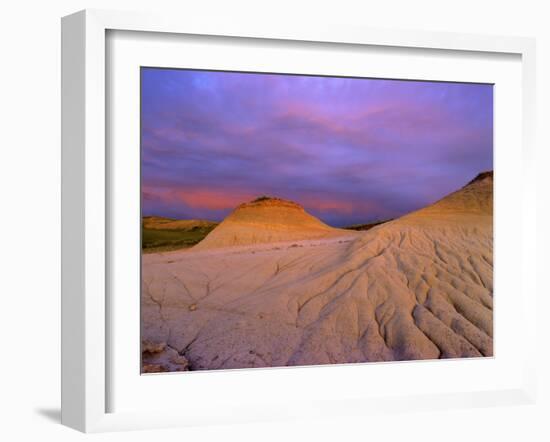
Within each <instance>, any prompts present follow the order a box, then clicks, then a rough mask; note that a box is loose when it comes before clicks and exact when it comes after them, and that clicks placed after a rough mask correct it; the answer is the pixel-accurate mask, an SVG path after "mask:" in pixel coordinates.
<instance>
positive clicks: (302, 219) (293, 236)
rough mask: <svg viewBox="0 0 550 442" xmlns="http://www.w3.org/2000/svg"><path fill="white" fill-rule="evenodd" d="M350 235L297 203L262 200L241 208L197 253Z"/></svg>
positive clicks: (198, 246)
mask: <svg viewBox="0 0 550 442" xmlns="http://www.w3.org/2000/svg"><path fill="white" fill-rule="evenodd" d="M349 234H350V232H349V231H347V230H343V229H336V228H333V227H330V226H328V225H326V224H325V223H323V222H322V221H320V220H319V219H317V218H315V217H314V216H312V215H310V214H309V213H307V212H306V211H305V210H304V208H303V207H302V206H300V205H299V204H296V203H295V202H292V201H287V200H283V199H280V198H271V197H261V198H257V199H255V200H254V201H251V202H248V203H244V204H241V205H240V206H238V207H237V208H236V209H235V210H234V211H233V212H232V213H231V214H230V215H229V216H228V217H227V218H225V219H224V220H223V221H222V222H221V223H220V225H219V226H218V227H216V228H215V229H214V230H213V231H212V232H210V234H208V236H207V237H206V238H204V240H202V241H201V242H200V243H199V244H197V245H196V246H195V248H194V249H196V250H206V249H214V248H220V247H230V246H244V245H251V244H262V243H272V242H281V241H299V240H304V239H315V238H327V237H332V236H341V235H349Z"/></svg>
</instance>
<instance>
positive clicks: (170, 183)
mask: <svg viewBox="0 0 550 442" xmlns="http://www.w3.org/2000/svg"><path fill="white" fill-rule="evenodd" d="M141 80H142V82H141V100H142V102H141V103H142V104H141V124H142V128H141V130H142V200H143V209H142V210H143V214H144V215H161V216H169V217H175V218H181V219H185V218H203V219H210V220H221V219H223V218H224V217H225V216H226V215H227V214H228V213H229V212H231V210H232V209H233V208H234V207H235V206H237V205H238V204H240V203H242V202H245V201H248V200H250V199H253V198H255V197H257V196H260V195H270V196H278V197H281V198H285V199H290V200H293V201H296V202H298V203H300V204H302V205H303V206H304V207H305V208H306V210H308V211H309V212H310V213H312V214H314V215H316V216H317V217H319V218H320V219H322V220H323V221H325V222H327V223H329V224H331V225H334V226H344V225H348V224H354V223H365V222H369V221H373V220H377V219H384V218H389V217H396V216H399V215H402V214H405V213H407V212H410V211H412V210H415V209H418V208H420V207H423V206H425V205H427V204H430V203H432V202H434V201H436V200H437V199H439V198H441V197H442V196H444V195H446V194H448V193H450V192H452V191H454V190H456V189H458V188H459V187H461V186H463V185H464V184H465V183H467V182H468V181H469V180H471V179H472V178H473V177H474V176H475V175H477V173H479V172H481V171H484V170H488V169H492V168H493V88H492V86H491V85H479V84H462V83H436V82H419V81H395V80H373V79H353V78H334V77H314V76H296V75H276V74H275V75H267V74H247V73H229V72H208V71H195V70H174V69H157V68H142V70H141Z"/></svg>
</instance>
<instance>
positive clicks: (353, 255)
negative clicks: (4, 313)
mask: <svg viewBox="0 0 550 442" xmlns="http://www.w3.org/2000/svg"><path fill="white" fill-rule="evenodd" d="M62 36H63V38H62V45H63V48H62V49H63V63H62V65H63V66H62V68H63V70H62V72H63V84H62V105H63V106H62V107H63V114H62V120H63V128H62V138H63V164H62V173H63V186H62V206H63V207H62V219H63V230H62V240H63V245H62V270H63V272H62V291H63V293H62V308H63V311H62V321H63V323H62V351H63V357H62V369H63V373H62V422H63V423H64V424H66V425H68V426H71V427H73V428H76V429H78V430H81V431H86V432H89V431H109V430H120V429H138V428H154V427H167V426H185V425H199V424H209V423H219V422H253V421H259V420H273V419H284V418H289V417H293V418H295V417H312V416H325V415H331V416H334V415H364V414H368V413H371V412H374V411H376V412H379V411H380V410H383V411H387V412H393V411H397V410H401V411H402V410H405V411H406V410H415V409H419V408H424V409H426V408H433V409H436V408H439V409H440V408H456V407H475V406H488V405H499V404H509V403H516V404H519V403H530V402H532V401H533V400H534V396H535V375H534V369H535V359H534V354H535V349H534V348H533V347H534V339H533V336H534V333H535V323H534V316H535V313H534V312H535V303H536V292H535V285H534V284H535V283H534V280H535V278H534V275H533V273H534V268H535V267H534V266H528V265H526V262H527V260H529V259H533V258H532V257H533V256H534V253H532V252H533V250H534V246H535V239H534V228H533V225H534V222H535V213H534V202H533V200H532V197H531V196H530V195H532V194H534V192H532V190H533V189H534V181H533V179H532V177H531V176H530V174H529V170H530V168H531V167H532V162H533V140H534V128H533V121H534V117H533V116H534V96H535V79H534V72H535V71H534V52H535V51H534V41H533V40H531V39H525V38H515V37H514V38H512V37H490V36H476V35H463V34H460V35H459V34H446V33H435V34H432V33H425V32H414V31H407V32H404V31H395V32H390V31H382V30H373V29H350V28H346V27H338V26H334V27H317V26H311V25H307V26H304V27H301V28H292V27H289V26H285V25H277V26H275V25H271V26H269V25H266V24H265V23H262V24H261V26H260V24H256V25H251V24H250V23H245V22H244V20H243V21H242V22H240V23H239V22H232V23H223V24H221V23H216V22H210V21H201V20H196V19H195V18H192V17H189V18H183V19H182V18H180V17H178V18H177V19H176V18H171V17H155V16H151V15H142V14H130V13H121V12H117V13H115V12H109V11H83V12H79V13H76V14H74V15H71V16H68V17H65V18H64V19H63V22H62ZM518 208H519V209H518ZM511 231H514V232H518V234H515V235H510V233H509V232H511ZM182 398H185V399H184V400H182Z"/></svg>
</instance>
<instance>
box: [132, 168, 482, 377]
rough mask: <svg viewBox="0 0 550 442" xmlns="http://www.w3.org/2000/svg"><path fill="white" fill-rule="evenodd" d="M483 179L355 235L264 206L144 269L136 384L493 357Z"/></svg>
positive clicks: (274, 202)
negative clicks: (161, 377)
mask: <svg viewBox="0 0 550 442" xmlns="http://www.w3.org/2000/svg"><path fill="white" fill-rule="evenodd" d="M492 207H493V175H492V172H486V173H483V174H480V175H479V176H478V177H476V178H475V179H474V180H472V181H471V182H470V183H468V184H466V185H465V186H464V187H463V188H461V189H459V190H458V191H456V192H454V193H452V194H450V195H448V196H446V197H445V198H443V199H441V200H440V201H438V202H436V203H434V204H433V205H431V206H428V207H426V208H423V209H421V210H418V211H416V212H413V213H410V214H408V215H406V216H403V217H401V218H398V219H395V220H392V221H389V222H385V223H383V224H380V225H377V226H375V227H374V228H371V229H369V230H367V231H353V230H343V229H336V228H333V227H330V226H328V225H326V224H324V223H322V222H321V221H320V220H318V219H316V218H315V217H313V216H311V215H309V214H308V213H307V212H306V211H305V210H304V209H303V208H302V207H301V206H299V205H298V204H296V203H293V202H290V201H284V200H280V199H277V198H259V199H257V200H255V201H253V202H249V203H245V204H242V205H241V206H239V207H237V208H236V209H235V210H234V212H233V213H232V214H231V215H229V216H228V217H227V218H226V219H225V220H224V221H223V222H221V223H220V224H219V225H218V226H217V227H215V228H213V230H212V231H211V232H210V233H208V235H207V236H206V237H205V238H204V239H203V240H202V241H201V242H199V243H198V244H197V245H195V246H194V247H192V248H188V249H184V250H179V251H173V252H166V253H149V254H144V255H143V260H142V266H143V272H142V300H141V302H142V324H141V327H142V351H143V356H142V369H143V372H160V371H180V370H205V369H231V368H248V367H276V366H293V365H312V364H315V365H317V364H332V363H354V362H373V361H398V360H415V359H436V358H462V357H482V356H492V354H493V339H492V335H493V311H492V309H493V253H492V250H493V212H492Z"/></svg>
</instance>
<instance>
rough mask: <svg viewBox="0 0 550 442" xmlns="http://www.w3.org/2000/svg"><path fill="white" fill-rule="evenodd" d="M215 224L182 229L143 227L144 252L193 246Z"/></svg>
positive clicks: (142, 243) (142, 245)
mask: <svg viewBox="0 0 550 442" xmlns="http://www.w3.org/2000/svg"><path fill="white" fill-rule="evenodd" d="M214 227H215V226H208V227H194V228H192V229H182V230H173V229H170V230H160V229H146V228H142V229H141V248H142V251H143V253H154V252H168V251H170V250H179V249H185V248H188V247H192V246H194V245H195V244H198V243H199V242H201V241H202V240H203V239H204V237H205V236H206V235H208V234H209V233H210V232H211V231H212V230H213V229H214Z"/></svg>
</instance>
